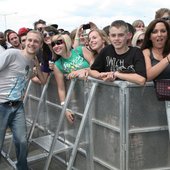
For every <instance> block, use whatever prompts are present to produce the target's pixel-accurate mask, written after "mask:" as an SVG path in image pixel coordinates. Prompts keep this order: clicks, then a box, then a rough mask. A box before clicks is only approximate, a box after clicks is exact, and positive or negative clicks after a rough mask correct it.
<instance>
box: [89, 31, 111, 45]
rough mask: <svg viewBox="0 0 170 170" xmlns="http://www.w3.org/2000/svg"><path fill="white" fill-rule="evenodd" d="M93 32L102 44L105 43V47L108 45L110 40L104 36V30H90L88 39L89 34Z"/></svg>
mask: <svg viewBox="0 0 170 170" xmlns="http://www.w3.org/2000/svg"><path fill="white" fill-rule="evenodd" d="M93 31H96V32H97V33H98V34H99V35H100V37H101V38H102V40H104V42H105V43H104V44H105V45H108V44H110V40H109V38H108V35H107V34H106V32H105V31H104V30H100V29H98V28H95V29H92V30H91V31H90V32H89V33H88V37H89V35H90V33H91V32H93Z"/></svg>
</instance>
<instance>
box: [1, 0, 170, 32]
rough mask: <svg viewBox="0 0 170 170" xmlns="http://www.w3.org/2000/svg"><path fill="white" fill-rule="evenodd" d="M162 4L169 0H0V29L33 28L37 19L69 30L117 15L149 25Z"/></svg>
mask: <svg viewBox="0 0 170 170" xmlns="http://www.w3.org/2000/svg"><path fill="white" fill-rule="evenodd" d="M164 7H166V8H170V3H169V0H163V1H162V0H47V1H45V0H41V1H40V0H27V1H25V0H0V31H4V30H5V29H7V28H11V29H13V30H15V31H18V29H19V28H21V27H27V28H33V23H34V22H35V21H37V20H39V19H43V20H45V21H46V22H47V24H58V25H59V28H64V29H65V30H68V31H71V30H73V29H74V28H77V27H78V26H79V25H81V24H85V23H87V22H89V21H92V22H94V23H95V24H96V25H97V26H98V27H99V28H103V27H104V26H106V25H110V24H111V22H112V21H114V20H116V19H122V20H125V21H126V22H129V23H132V22H133V21H134V20H136V19H142V20H143V21H144V22H145V24H146V25H148V23H149V22H150V21H151V20H152V19H154V15H155V11H156V10H158V9H159V8H164Z"/></svg>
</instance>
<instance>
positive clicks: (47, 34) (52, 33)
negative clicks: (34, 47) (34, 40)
mask: <svg viewBox="0 0 170 170" xmlns="http://www.w3.org/2000/svg"><path fill="white" fill-rule="evenodd" d="M53 35H55V34H54V32H52V31H50V32H45V33H43V36H44V38H45V37H47V36H48V37H51V36H53Z"/></svg>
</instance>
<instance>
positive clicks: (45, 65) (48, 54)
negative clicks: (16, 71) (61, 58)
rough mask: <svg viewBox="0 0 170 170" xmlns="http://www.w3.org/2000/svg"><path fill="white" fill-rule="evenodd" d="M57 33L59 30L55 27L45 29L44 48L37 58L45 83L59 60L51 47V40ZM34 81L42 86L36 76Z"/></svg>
mask: <svg viewBox="0 0 170 170" xmlns="http://www.w3.org/2000/svg"><path fill="white" fill-rule="evenodd" d="M57 33H58V31H57V29H56V28H54V27H53V26H46V27H44V30H43V32H42V36H43V40H44V41H43V45H42V48H41V49H40V50H39V51H38V52H37V56H38V59H39V61H40V63H41V71H43V75H44V81H45V82H46V81H47V78H48V76H49V75H50V73H51V71H52V70H53V67H54V62H55V61H56V59H57V55H56V54H55V53H54V52H53V49H52V46H51V38H52V36H54V35H55V34H57ZM35 75H36V70H35ZM32 80H33V81H34V82H36V83H39V84H41V82H40V80H39V79H38V77H37V76H35V77H34V78H33V79H32Z"/></svg>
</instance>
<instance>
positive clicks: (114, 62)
mask: <svg viewBox="0 0 170 170" xmlns="http://www.w3.org/2000/svg"><path fill="white" fill-rule="evenodd" d="M106 65H107V67H109V68H110V71H113V72H115V71H119V72H124V73H135V68H134V65H128V66H126V65H125V61H124V59H116V58H115V57H113V58H112V57H110V56H107V57H106Z"/></svg>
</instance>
